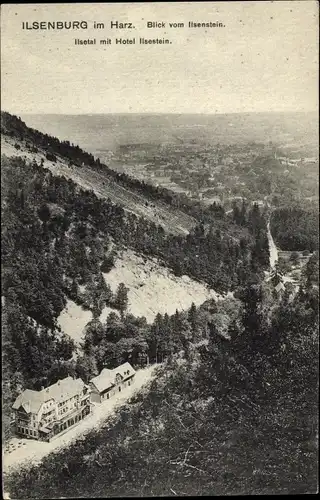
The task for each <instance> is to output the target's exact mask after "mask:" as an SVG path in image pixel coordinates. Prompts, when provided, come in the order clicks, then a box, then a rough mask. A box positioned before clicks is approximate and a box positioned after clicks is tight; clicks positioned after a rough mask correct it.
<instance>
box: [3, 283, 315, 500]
mask: <svg viewBox="0 0 320 500" xmlns="http://www.w3.org/2000/svg"><path fill="white" fill-rule="evenodd" d="M240 302H241V308H240V310H237V311H235V316H234V318H237V319H238V321H237V320H235V319H233V320H232V319H231V316H230V318H229V319H230V320H231V321H230V323H229V327H228V328H227V330H228V336H229V340H228V339H227V338H226V336H224V335H221V331H220V332H219V331H217V328H216V325H217V324H218V322H216V321H215V320H213V321H212V322H210V321H209V323H207V326H208V325H211V327H210V328H209V330H208V342H207V343H203V344H202V345H198V346H196V344H194V343H193V342H191V340H190V339H189V340H187V339H186V338H184V341H185V342H186V345H185V348H184V350H183V353H180V354H175V355H170V356H169V357H168V359H167V361H166V363H165V364H164V365H163V366H162V367H161V368H160V369H159V373H158V377H157V378H156V379H155V380H154V381H153V382H152V384H151V387H150V390H149V391H148V392H147V393H145V394H143V395H141V396H140V395H139V394H138V395H137V396H134V397H133V398H132V400H131V401H130V402H129V404H127V405H126V406H125V407H122V408H121V409H119V410H118V412H117V415H116V416H115V417H114V418H113V419H112V421H110V425H108V426H106V427H105V428H103V429H101V430H99V431H95V430H93V431H92V432H91V433H90V434H89V435H88V436H87V437H86V438H85V439H84V440H78V441H76V442H75V443H74V444H73V445H71V446H70V447H69V448H68V449H66V450H64V451H61V452H59V453H57V454H55V455H54V457H53V456H49V457H47V458H46V459H44V461H43V463H42V464H41V465H40V466H33V467H32V468H31V469H28V468H24V469H22V470H20V471H19V472H16V473H13V474H12V475H11V476H10V477H9V478H8V479H7V481H8V483H7V485H8V489H9V491H10V492H11V495H12V496H13V497H14V498H24V494H25V491H27V490H28V491H30V492H32V497H34V498H45V497H48V496H50V497H59V496H67V497H79V496H87V497H90V498H95V497H112V496H114V497H122V496H127V495H128V494H130V496H161V495H166V496H175V495H181V496H182V495H188V496H189V495H230V494H231V495H232V494H276V493H279V492H281V493H283V494H291V493H295V494H297V493H314V492H315V491H316V487H317V460H316V457H317V443H316V439H317V438H316V432H317V397H316V394H317V373H318V342H317V330H318V311H317V307H318V305H317V304H318V291H317V290H316V289H315V288H314V287H312V286H310V287H308V286H304V290H302V289H301V290H300V292H299V293H298V294H297V295H296V296H295V297H294V298H292V297H291V298H290V296H289V295H288V294H286V295H285V296H284V298H283V300H282V302H281V303H275V302H273V301H272V299H271V296H270V294H269V293H268V291H267V290H266V289H264V287H260V286H249V287H246V288H245V289H244V290H243V292H242V294H241V298H240ZM210 307H211V308H212V310H211V311H210V313H209V310H210ZM210 307H209V309H208V308H204V307H202V308H200V309H198V310H195V309H193V308H192V309H193V311H191V310H190V311H189V313H188V314H187V316H186V317H185V318H184V321H185V322H186V324H188V325H189V329H190V330H191V329H192V325H194V324H196V323H198V325H199V326H200V328H201V329H203V328H204V326H205V323H206V321H205V322H204V317H205V314H208V313H209V314H210V315H211V318H212V317H214V315H215V314H220V315H221V314H222V315H223V313H222V312H221V311H220V312H216V311H215V307H216V306H215V304H211V306H210ZM224 312H225V311H224ZM262 450H263V452H262Z"/></svg>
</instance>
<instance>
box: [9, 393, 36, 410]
mask: <svg viewBox="0 0 320 500" xmlns="http://www.w3.org/2000/svg"><path fill="white" fill-rule="evenodd" d="M42 403H43V394H41V392H40V391H32V390H30V389H26V390H25V391H23V392H22V393H21V394H20V395H19V396H18V397H17V399H16V400H15V402H14V403H13V406H12V408H13V409H14V410H18V409H19V408H20V406H22V408H23V409H24V410H25V412H26V413H30V412H31V413H36V412H38V411H39V408H40V406H41V405H42Z"/></svg>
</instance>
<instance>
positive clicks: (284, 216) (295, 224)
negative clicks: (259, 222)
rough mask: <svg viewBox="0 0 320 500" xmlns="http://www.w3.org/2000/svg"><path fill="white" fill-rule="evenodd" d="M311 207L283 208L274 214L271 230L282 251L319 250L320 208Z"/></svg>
mask: <svg viewBox="0 0 320 500" xmlns="http://www.w3.org/2000/svg"><path fill="white" fill-rule="evenodd" d="M309 205H310V206H303V205H302V204H301V203H300V204H296V206H294V207H282V208H279V209H277V210H275V212H274V213H273V214H272V217H271V230H272V234H273V235H274V238H275V240H276V241H277V243H278V245H279V247H280V248H281V250H294V251H304V250H309V252H314V251H315V250H318V249H319V234H318V228H319V206H318V205H317V204H316V203H314V204H309Z"/></svg>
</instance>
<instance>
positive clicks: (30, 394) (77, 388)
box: [12, 377, 84, 413]
mask: <svg viewBox="0 0 320 500" xmlns="http://www.w3.org/2000/svg"><path fill="white" fill-rule="evenodd" d="M83 387H84V382H83V381H82V380H81V379H80V378H78V379H73V378H72V377H66V378H65V379H63V380H58V382H56V383H55V384H53V385H50V386H49V387H47V388H46V389H42V390H41V391H33V390H31V389H26V390H25V391H23V392H22V393H21V394H20V395H19V396H18V397H17V399H16V400H15V402H14V404H13V406H12V408H13V409H14V410H18V409H19V408H20V407H21V406H22V408H23V409H24V410H25V412H26V413H37V412H38V411H39V409H40V407H41V405H42V403H45V402H46V401H49V400H50V399H54V400H55V401H56V402H57V403H60V402H63V401H66V400H67V399H70V398H71V397H73V396H75V395H76V394H79V393H80V392H81V391H82V389H83Z"/></svg>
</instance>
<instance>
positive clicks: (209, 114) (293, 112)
mask: <svg viewBox="0 0 320 500" xmlns="http://www.w3.org/2000/svg"><path fill="white" fill-rule="evenodd" d="M2 111H4V112H7V113H10V114H12V115H13V114H17V113H14V112H12V111H8V110H4V109H3V110H2ZM251 114H257V115H268V114H273V115H275V114H283V115H286V114H304V115H305V114H318V110H305V111H301V110H297V111H294V110H293V111H234V112H229V111H228V112H225V113H224V112H220V113H213V112H211V113H202V112H201V113H196V112H194V113H188V112H183V111H181V112H166V111H159V112H147V111H145V112H135V111H132V112H129V111H128V112H119V113H116V112H109V113H108V112H105V113H52V112H50V113H43V112H42V113H40V112H33V113H21V116H40V115H44V116H48V115H53V116H105V115H151V116H157V115H187V116H194V115H199V116H224V115H251Z"/></svg>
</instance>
